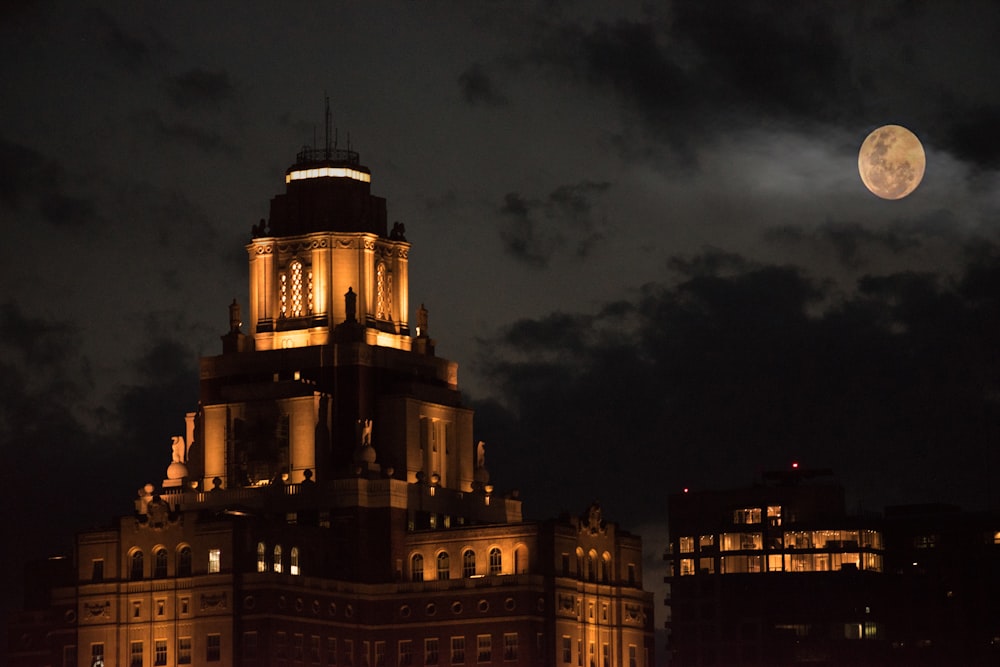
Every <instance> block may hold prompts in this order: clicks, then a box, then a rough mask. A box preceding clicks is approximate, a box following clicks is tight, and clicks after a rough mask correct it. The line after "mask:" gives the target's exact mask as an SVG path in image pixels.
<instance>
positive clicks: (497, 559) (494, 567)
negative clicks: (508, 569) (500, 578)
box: [490, 547, 503, 574]
mask: <svg viewBox="0 0 1000 667" xmlns="http://www.w3.org/2000/svg"><path fill="white" fill-rule="evenodd" d="M501 572H503V554H501V553H500V549H499V547H493V548H492V549H490V574H500V573H501Z"/></svg>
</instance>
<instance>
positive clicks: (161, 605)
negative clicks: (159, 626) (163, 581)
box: [156, 598, 167, 616]
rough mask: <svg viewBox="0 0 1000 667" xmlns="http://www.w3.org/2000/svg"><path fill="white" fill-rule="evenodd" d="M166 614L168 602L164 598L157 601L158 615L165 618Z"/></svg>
mask: <svg viewBox="0 0 1000 667" xmlns="http://www.w3.org/2000/svg"><path fill="white" fill-rule="evenodd" d="M166 613H167V601H166V600H164V599H163V598H160V599H159V600H157V601H156V615H157V616H163V615H164V614H166Z"/></svg>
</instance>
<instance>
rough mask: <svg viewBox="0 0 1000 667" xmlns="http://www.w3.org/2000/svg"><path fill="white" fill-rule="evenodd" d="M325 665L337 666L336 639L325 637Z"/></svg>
mask: <svg viewBox="0 0 1000 667" xmlns="http://www.w3.org/2000/svg"><path fill="white" fill-rule="evenodd" d="M326 664H328V665H336V664H337V638H336V637H327V638H326Z"/></svg>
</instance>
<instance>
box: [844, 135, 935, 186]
mask: <svg viewBox="0 0 1000 667" xmlns="http://www.w3.org/2000/svg"><path fill="white" fill-rule="evenodd" d="M925 164H926V162H925V158H924V147H923V146H922V145H921V144H920V140H919V139H917V135H915V134H913V133H912V132H910V131H909V130H907V129H906V128H905V127H902V126H900V125H883V126H882V127H880V128H878V129H877V130H875V131H874V132H872V133H871V134H869V135H868V137H867V138H866V139H865V141H864V143H863V144H861V151H860V152H859V153H858V172H859V173H860V174H861V182H862V183H864V184H865V187H866V188H868V189H869V190H871V191H872V194H875V195H877V196H879V197H881V198H882V199H902V198H903V197H905V196H906V195H908V194H910V193H911V192H913V191H914V190H916V189H917V186H918V185H920V180H921V179H922V178H923V177H924V166H925Z"/></svg>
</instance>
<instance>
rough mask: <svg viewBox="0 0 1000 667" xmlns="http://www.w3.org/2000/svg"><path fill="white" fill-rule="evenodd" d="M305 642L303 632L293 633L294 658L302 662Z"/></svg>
mask: <svg viewBox="0 0 1000 667" xmlns="http://www.w3.org/2000/svg"><path fill="white" fill-rule="evenodd" d="M304 643H305V637H303V635H301V634H298V633H296V634H294V635H292V660H295V661H296V662H302V652H303V650H304V649H303V645H304Z"/></svg>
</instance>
